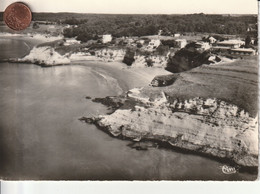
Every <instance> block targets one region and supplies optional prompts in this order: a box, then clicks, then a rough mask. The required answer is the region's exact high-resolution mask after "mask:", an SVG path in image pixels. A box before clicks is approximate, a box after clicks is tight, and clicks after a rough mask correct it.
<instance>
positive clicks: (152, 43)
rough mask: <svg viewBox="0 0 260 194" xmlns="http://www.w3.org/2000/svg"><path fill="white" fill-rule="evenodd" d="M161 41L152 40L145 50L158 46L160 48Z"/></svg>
mask: <svg viewBox="0 0 260 194" xmlns="http://www.w3.org/2000/svg"><path fill="white" fill-rule="evenodd" d="M160 44H161V41H160V40H159V39H152V40H151V41H150V42H149V44H148V46H147V49H156V48H157V47H158V46H160Z"/></svg>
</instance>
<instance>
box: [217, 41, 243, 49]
mask: <svg viewBox="0 0 260 194" xmlns="http://www.w3.org/2000/svg"><path fill="white" fill-rule="evenodd" d="M244 44H245V41H242V40H224V41H221V42H217V46H221V47H227V48H239V47H240V46H241V45H244Z"/></svg>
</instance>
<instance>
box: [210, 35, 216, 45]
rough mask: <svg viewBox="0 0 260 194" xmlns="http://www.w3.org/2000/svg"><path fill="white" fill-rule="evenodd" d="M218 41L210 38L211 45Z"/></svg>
mask: <svg viewBox="0 0 260 194" xmlns="http://www.w3.org/2000/svg"><path fill="white" fill-rule="evenodd" d="M216 41H217V39H216V38H214V37H212V36H211V37H209V43H210V44H214V43H215V42H216Z"/></svg>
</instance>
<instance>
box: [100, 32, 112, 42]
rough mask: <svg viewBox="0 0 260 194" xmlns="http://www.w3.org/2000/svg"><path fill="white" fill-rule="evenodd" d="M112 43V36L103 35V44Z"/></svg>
mask: <svg viewBox="0 0 260 194" xmlns="http://www.w3.org/2000/svg"><path fill="white" fill-rule="evenodd" d="M111 41H112V35H111V34H105V35H103V37H102V43H103V44H105V43H108V42H111Z"/></svg>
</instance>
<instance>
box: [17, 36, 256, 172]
mask: <svg viewBox="0 0 260 194" xmlns="http://www.w3.org/2000/svg"><path fill="white" fill-rule="evenodd" d="M18 39H23V41H28V42H29V43H30V45H34V46H36V45H37V44H40V43H41V40H40V39H38V40H34V39H31V38H30V37H19V38H18ZM31 48H33V47H31ZM13 62H18V63H23V62H24V63H27V62H29V61H13ZM34 64H35V63H34ZM73 64H77V65H86V66H89V67H91V68H93V69H98V70H99V71H100V70H101V72H102V71H104V72H106V73H107V74H109V75H110V76H111V77H114V78H115V79H116V80H117V82H118V84H119V85H120V87H121V88H122V89H123V91H127V90H130V89H133V90H131V91H129V92H127V96H126V97H124V98H126V101H130V102H131V103H132V104H129V102H128V103H125V101H124V102H123V103H122V104H123V106H125V107H127V108H125V107H124V108H123V109H121V107H119V108H117V107H116V108H115V107H114V108H115V111H114V112H113V113H112V114H110V115H100V116H98V117H96V118H90V120H88V121H90V122H91V123H92V124H95V125H96V126H98V127H99V128H101V129H103V130H104V131H107V132H109V133H110V134H112V135H113V136H121V137H122V138H129V139H132V140H134V141H141V140H142V139H143V140H146V139H149V140H154V141H160V142H161V143H164V142H168V143H169V144H170V145H171V146H173V147H175V148H180V149H182V150H189V151H194V152H196V153H201V154H206V155H207V154H209V155H211V156H213V157H218V158H222V159H228V160H231V161H233V162H235V163H236V164H238V165H242V166H246V167H249V168H251V167H253V168H255V167H257V165H256V160H257V159H256V156H255V150H253V152H254V153H253V156H252V155H250V154H249V155H248V157H249V159H248V160H247V161H242V162H239V160H236V158H235V157H239V159H240V158H241V156H240V155H239V156H238V155H236V154H233V153H231V152H230V150H229V151H227V152H225V153H223V150H214V149H208V148H210V147H208V148H207V146H208V144H205V145H201V146H203V147H201V146H197V147H196V146H194V145H195V144H196V143H193V144H192V145H191V144H189V142H187V141H186V140H185V141H184V140H183V139H182V138H183V136H185V134H181V132H180V131H178V130H179V129H177V128H176V131H178V134H171V135H170V136H169V137H165V134H163V135H162V136H161V135H158V134H157V133H159V132H158V131H156V130H155V134H153V131H152V132H148V135H147V131H142V130H143V129H144V128H146V127H148V128H149V129H150V128H153V127H154V126H157V127H158V128H162V129H164V125H165V123H163V122H166V123H167V122H168V121H167V116H168V117H171V118H174V122H175V123H176V122H178V120H183V118H184V121H185V122H183V121H181V122H180V123H179V125H177V127H180V128H183V127H185V126H186V127H187V128H186V129H184V130H187V132H188V133H189V131H190V130H191V129H193V130H194V131H192V133H194V134H197V133H199V130H200V127H201V125H200V124H201V123H203V122H205V121H208V117H209V116H210V115H206V116H205V115H204V116H202V117H199V118H197V116H195V118H194V117H193V116H194V113H191V111H190V110H189V111H187V110H186V109H182V110H181V111H180V112H181V113H179V112H178V111H177V112H178V113H176V114H178V115H174V114H172V113H171V112H169V106H168V104H167V103H168V100H169V99H170V98H173V99H184V100H183V101H181V102H182V103H183V104H185V103H186V102H185V100H188V101H189V100H194V99H193V98H191V96H192V95H191V94H190V93H189V94H187V93H185V94H182V90H184V91H187V90H189V89H192V90H194V89H193V86H192V84H195V86H196V85H199V89H201V90H202V91H204V90H207V91H206V92H205V93H204V94H203V95H205V97H207V96H208V95H209V92H210V91H211V92H212V89H209V88H208V87H212V86H210V85H207V81H206V80H203V79H202V80H197V79H198V77H196V76H194V78H191V77H189V79H186V80H185V79H177V81H176V80H175V81H176V83H178V82H180V81H183V83H188V85H189V84H191V85H190V88H186V86H185V84H183V83H182V85H181V87H178V86H177V87H175V88H174V89H172V88H170V87H172V85H170V86H166V87H164V88H163V89H160V90H159V89H157V88H152V87H144V86H147V85H149V84H150V83H151V82H152V80H153V79H154V77H155V76H158V75H170V74H171V73H169V72H168V71H166V70H164V69H162V68H149V67H144V68H127V66H126V65H125V64H123V63H121V62H102V61H95V60H87V61H86V60H84V61H80V60H72V61H70V62H68V63H67V64H66V65H73ZM37 65H40V66H42V67H52V66H57V65H63V64H55V65H42V64H37ZM221 65H223V66H221ZM220 66H221V67H220ZM228 66H229V64H228V63H227V64H218V65H214V67H213V66H211V67H213V69H214V68H216V70H217V71H220V70H221V68H222V69H223V68H224V69H225V68H226V70H224V71H223V72H224V73H225V74H227V76H226V78H228V79H230V77H231V75H229V71H230V69H229V67H228ZM211 67H210V68H211ZM201 68H202V69H204V70H207V68H208V66H205V67H204V66H203V67H199V68H195V69H193V70H192V71H189V72H188V73H185V72H184V73H182V76H181V78H185V76H186V75H187V74H192V75H196V74H197V73H198V72H196V71H197V70H198V69H201ZM210 68H209V69H210ZM231 71H235V70H234V69H232V68H231ZM248 71H249V74H250V75H251V72H250V70H248ZM206 73H209V72H206ZM241 73H248V72H246V71H244V70H243V69H242V70H241ZM253 74H255V73H253ZM202 76H203V75H202ZM232 76H233V75H232ZM236 76H238V78H242V77H241V75H236ZM247 76H248V75H247ZM224 77H225V76H224ZM232 79H233V78H232ZM175 81H174V82H175ZM246 82H254V80H250V79H246ZM253 84H255V83H253ZM177 85H178V84H177ZM174 86H176V84H175V85H174ZM140 87H144V88H140ZM215 87H216V86H215ZM134 88H139V89H134ZM194 88H195V89H197V90H198V88H196V87H194ZM226 89H231V88H229V87H227V88H226ZM226 89H225V88H224V91H225V90H226ZM161 91H163V93H162V92H161ZM224 91H223V92H224ZM178 92H179V93H178ZM193 92H194V91H193ZM194 93H196V92H194ZM165 94H167V95H168V96H167V97H166V95H165ZM231 94H232V93H231ZM189 95H190V96H189ZM200 95H201V94H200ZM200 95H198V94H196V95H195V96H194V97H197V96H200ZM203 95H202V96H203ZM211 95H212V94H211ZM221 95H223V93H220V94H218V95H217V99H222V98H223V99H224V101H223V102H224V103H225V102H226V101H228V100H227V99H225V97H224V96H221ZM225 95H226V94H225ZM213 96H214V95H213ZM215 97H216V96H215ZM119 98H121V97H119ZM124 100H125V99H124ZM204 100H207V98H205V99H204ZM243 100H245V99H244V98H243ZM195 101H196V100H195ZM154 103H156V107H154ZM157 103H159V104H157ZM203 103H204V102H203ZM250 103H251V102H250ZM183 104H182V105H183ZM219 104H221V101H220V102H219ZM161 105H162V106H161ZM182 105H178V106H182ZM224 105H225V106H226V104H224ZM208 106H212V104H209V105H208ZM232 106H233V105H231V107H232ZM250 106H252V104H250ZM129 107H130V108H129ZM226 107H227V106H226ZM240 108H241V107H238V108H237V109H240ZM146 109H147V110H146ZM175 109H176V107H175ZM235 109H236V108H235ZM179 110H180V108H179ZM147 111H148V112H147ZM164 111H166V112H164ZM247 111H249V109H248V110H247ZM137 112H139V113H137ZM183 112H184V113H183ZM241 112H242V111H241ZM241 112H239V114H240V113H241ZM252 112H253V115H254V113H255V111H253V110H252ZM136 113H137V115H134V116H133V114H136ZM161 113H162V114H161ZM139 114H140V115H142V116H141V118H138V117H140V116H139ZM160 114H161V115H160ZM228 114H229V113H228ZM236 114H237V113H236ZM245 114H246V113H245ZM250 114H251V115H252V113H250ZM158 115H159V116H158ZM195 115H196V114H195ZM120 116H122V117H120ZM132 116H133V117H132ZM151 116H154V120H155V122H154V123H153V124H155V125H154V126H150V124H149V123H148V122H147V123H145V124H144V121H145V119H147V118H148V120H147V121H151V120H150V119H151ZM233 116H234V117H236V116H237V115H233ZM254 116H256V115H254ZM254 116H253V117H251V118H252V119H254ZM129 118H130V120H129ZM137 118H138V120H136V119H137ZM180 118H181V119H180ZM251 118H250V119H251ZM109 119H110V120H109ZM185 119H186V120H185ZM221 119H223V118H221ZM234 119H235V118H233V117H232V118H231V121H230V122H231V123H232V122H233V121H236V120H234ZM246 119H248V117H246ZM223 120H224V121H223V122H224V124H223V123H222V127H223V126H225V124H227V123H225V122H226V121H225V119H223ZM121 121H125V123H124V122H123V124H122V123H121V124H120V122H121ZM169 121H170V120H169ZM193 121H194V122H195V123H196V122H197V121H198V122H201V121H203V122H201V123H200V124H198V126H199V127H198V128H194V126H192V125H191V126H187V124H186V123H188V125H189V122H191V123H192V122H193ZM174 122H173V123H174ZM214 122H215V121H214ZM214 122H213V123H214ZM238 122H239V121H238ZM252 122H253V121H252ZM156 123H157V124H156ZM143 124H144V125H143ZM146 124H147V126H145V125H146ZM168 124H169V125H170V123H168ZM250 124H252V123H249V125H250ZM131 125H134V128H132V127H131ZM138 125H139V126H138ZM122 126H125V127H122ZM129 126H130V127H129ZM230 126H232V124H231V125H230ZM111 127H112V129H111ZM138 127H139V128H138ZM142 127H144V128H142ZM173 127H174V126H171V128H173ZM207 127H208V126H206V128H207ZM240 127H241V126H240ZM204 128H205V126H204ZM241 128H243V127H241ZM211 129H212V128H211V127H209V128H207V130H206V132H205V131H204V132H205V133H208V132H210V130H211ZM220 131H221V130H220ZM222 132H223V131H221V133H222ZM167 133H171V132H167ZM184 133H185V132H184ZM216 133H218V132H216ZM218 135H219V134H217V136H218ZM250 137H251V135H250ZM169 138H170V139H169ZM207 138H208V137H207ZM248 140H251V139H248ZM195 141H197V142H198V141H201V139H199V140H198V139H195ZM214 141H216V142H217V141H221V139H214ZM227 141H230V139H228V140H227ZM254 141H255V140H254ZM185 142H186V143H185ZM236 143H237V142H236ZM204 146H205V147H204ZM221 146H222V145H221ZM232 146H233V145H232ZM232 146H231V147H232ZM254 146H255V145H254ZM229 149H232V148H230V147H229ZM250 149H251V148H250ZM238 151H239V149H238V148H236V150H235V152H238ZM210 152H213V154H212V153H210ZM229 153H231V155H229ZM234 159H235V160H234Z"/></svg>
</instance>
